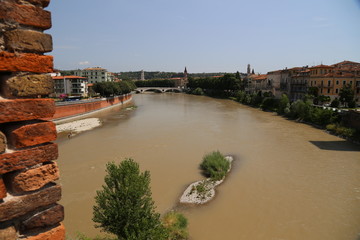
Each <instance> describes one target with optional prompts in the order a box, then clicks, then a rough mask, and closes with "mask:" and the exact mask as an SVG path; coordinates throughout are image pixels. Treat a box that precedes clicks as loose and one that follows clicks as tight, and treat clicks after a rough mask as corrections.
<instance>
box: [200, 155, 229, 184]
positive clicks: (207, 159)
mask: <svg viewBox="0 0 360 240" xmlns="http://www.w3.org/2000/svg"><path fill="white" fill-rule="evenodd" d="M200 167H201V169H202V170H203V171H204V173H205V175H206V176H208V177H210V178H211V179H212V180H214V181H217V180H221V179H223V178H224V177H225V175H226V173H227V172H228V170H229V168H230V163H229V161H228V160H226V159H225V157H224V156H223V155H222V154H221V153H220V152H219V151H214V152H212V153H209V154H207V155H205V156H204V158H203V161H202V163H201V165H200Z"/></svg>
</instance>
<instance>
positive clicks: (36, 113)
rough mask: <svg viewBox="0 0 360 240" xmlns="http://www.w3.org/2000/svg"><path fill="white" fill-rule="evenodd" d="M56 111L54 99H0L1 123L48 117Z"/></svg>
mask: <svg viewBox="0 0 360 240" xmlns="http://www.w3.org/2000/svg"><path fill="white" fill-rule="evenodd" d="M54 113H55V103H54V100H52V99H40V98H39V99H16V100H7V99H2V100H0V123H4V122H17V121H26V120H34V119H39V118H48V117H52V116H53V115H54Z"/></svg>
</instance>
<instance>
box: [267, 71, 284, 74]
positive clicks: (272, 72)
mask: <svg viewBox="0 0 360 240" xmlns="http://www.w3.org/2000/svg"><path fill="white" fill-rule="evenodd" d="M281 71H282V70H275V71H271V72H268V73H267V74H274V73H281Z"/></svg>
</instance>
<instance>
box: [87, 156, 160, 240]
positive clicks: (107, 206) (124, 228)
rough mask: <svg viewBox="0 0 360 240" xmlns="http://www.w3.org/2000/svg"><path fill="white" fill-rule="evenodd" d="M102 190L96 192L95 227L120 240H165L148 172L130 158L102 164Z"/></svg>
mask: <svg viewBox="0 0 360 240" xmlns="http://www.w3.org/2000/svg"><path fill="white" fill-rule="evenodd" d="M106 172H107V175H106V176H105V185H103V186H102V190H99V191H97V192H96V197H95V201H96V205H95V206H94V207H93V221H94V222H95V227H96V228H102V230H103V231H105V232H108V233H112V234H115V235H116V236H117V237H118V239H121V240H145V239H146V240H149V239H150V240H152V239H153V240H158V239H160V240H161V239H166V238H167V231H166V230H165V228H164V227H163V225H162V224H161V222H160V215H159V214H158V213H156V212H155V206H154V201H153V200H152V198H151V190H150V186H149V184H150V173H149V172H148V171H145V172H143V173H141V172H140V170H139V165H138V164H137V163H136V162H134V160H132V159H125V160H124V161H122V162H121V163H120V164H119V165H116V164H115V163H114V162H111V163H108V164H107V165H106Z"/></svg>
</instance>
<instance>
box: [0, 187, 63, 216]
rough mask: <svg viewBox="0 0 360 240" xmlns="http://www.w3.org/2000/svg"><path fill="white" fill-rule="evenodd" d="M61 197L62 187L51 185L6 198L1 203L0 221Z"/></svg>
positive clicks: (51, 202) (43, 205)
mask: <svg viewBox="0 0 360 240" xmlns="http://www.w3.org/2000/svg"><path fill="white" fill-rule="evenodd" d="M60 199H61V187H60V186H58V185H54V186H50V187H48V188H45V189H41V190H40V191H36V192H32V193H30V194H27V195H22V196H15V197H12V198H10V199H5V201H4V202H3V203H1V204H0V222H3V221H7V220H10V219H13V218H16V217H20V216H23V215H25V214H27V213H29V212H31V211H34V210H36V209H38V208H40V207H45V206H48V205H51V204H54V203H56V202H57V201H59V200H60Z"/></svg>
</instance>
